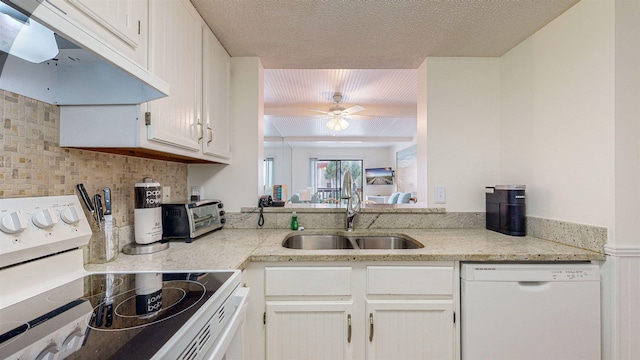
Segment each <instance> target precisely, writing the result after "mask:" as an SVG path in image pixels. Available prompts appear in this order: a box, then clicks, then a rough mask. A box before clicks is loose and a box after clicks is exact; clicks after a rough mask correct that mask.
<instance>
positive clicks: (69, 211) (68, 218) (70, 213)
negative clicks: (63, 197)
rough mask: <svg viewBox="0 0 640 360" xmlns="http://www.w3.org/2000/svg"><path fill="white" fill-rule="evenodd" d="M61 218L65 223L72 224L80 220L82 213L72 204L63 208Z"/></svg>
mask: <svg viewBox="0 0 640 360" xmlns="http://www.w3.org/2000/svg"><path fill="white" fill-rule="evenodd" d="M60 218H61V219H62V221H64V222H65V223H67V224H69V225H72V224H75V223H77V222H78V221H80V215H79V214H78V208H77V207H76V206H75V205H71V206H69V207H68V208H66V209H64V210H62V212H61V213H60Z"/></svg>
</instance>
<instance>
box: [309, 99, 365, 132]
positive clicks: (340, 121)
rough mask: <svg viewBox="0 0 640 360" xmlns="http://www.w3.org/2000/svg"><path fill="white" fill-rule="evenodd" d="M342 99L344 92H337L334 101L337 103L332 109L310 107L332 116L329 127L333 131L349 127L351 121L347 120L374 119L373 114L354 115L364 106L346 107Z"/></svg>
mask: <svg viewBox="0 0 640 360" xmlns="http://www.w3.org/2000/svg"><path fill="white" fill-rule="evenodd" d="M341 101H342V94H340V93H335V94H334V95H333V102H334V103H335V105H334V106H333V107H332V108H331V109H329V111H326V110H320V109H309V110H312V111H317V112H319V113H323V114H324V115H325V116H326V117H330V118H331V119H329V121H328V122H327V127H328V128H329V129H331V130H333V131H342V130H344V129H346V128H348V127H349V123H348V122H347V120H371V119H373V116H369V115H353V114H354V113H357V112H359V111H362V110H364V106H360V105H353V106H351V107H349V108H346V109H345V108H343V107H342V106H340V102H341Z"/></svg>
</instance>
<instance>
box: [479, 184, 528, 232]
mask: <svg viewBox="0 0 640 360" xmlns="http://www.w3.org/2000/svg"><path fill="white" fill-rule="evenodd" d="M524 191H525V185H496V186H488V187H486V188H485V196H486V202H487V203H486V207H487V220H486V221H487V229H488V230H493V231H497V232H499V233H503V234H507V235H512V236H525V235H527V217H526V208H525V195H524Z"/></svg>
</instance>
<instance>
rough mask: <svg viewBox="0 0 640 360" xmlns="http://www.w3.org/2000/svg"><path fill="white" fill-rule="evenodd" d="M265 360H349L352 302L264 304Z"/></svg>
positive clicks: (277, 302)
mask: <svg viewBox="0 0 640 360" xmlns="http://www.w3.org/2000/svg"><path fill="white" fill-rule="evenodd" d="M265 308H266V317H267V319H269V320H268V321H267V324H266V326H267V331H266V333H267V339H266V341H267V359H280V360H289V359H290V360H299V359H332V360H340V359H351V358H352V352H353V347H352V346H351V341H353V339H350V338H349V337H350V336H351V335H350V334H351V333H352V326H351V325H349V322H350V321H352V319H351V317H352V315H351V314H352V313H353V302H351V301H267V303H266V307H265Z"/></svg>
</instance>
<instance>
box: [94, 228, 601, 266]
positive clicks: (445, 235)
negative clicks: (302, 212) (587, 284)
mask: <svg viewBox="0 0 640 360" xmlns="http://www.w3.org/2000/svg"><path fill="white" fill-rule="evenodd" d="M327 231H331V232H334V233H335V232H341V231H336V230H327ZM292 232H293V231H291V230H282V229H222V230H219V231H216V232H213V233H211V234H209V235H206V236H204V237H202V238H199V239H196V240H194V241H193V242H192V243H185V242H182V241H172V242H171V244H170V247H169V249H167V250H165V251H161V252H158V253H154V254H148V255H126V254H123V253H120V254H119V255H118V256H117V257H116V259H115V260H113V261H111V262H109V263H106V264H87V265H85V268H86V269H87V270H88V271H145V270H146V271H153V270H226V269H242V268H244V267H245V266H246V265H247V263H248V262H249V261H254V262H289V261H438V260H459V261H590V260H604V259H605V256H604V255H603V254H602V253H598V252H594V251H590V250H584V249H581V248H577V247H572V246H568V245H563V244H560V243H556V242H553V241H549V240H544V239H540V238H536V237H532V236H525V237H516V236H507V235H503V234H500V233H497V232H493V231H489V230H485V229H389V230H383V231H374V230H367V231H356V232H354V235H357V234H402V235H406V236H409V237H411V238H413V239H415V240H417V241H419V242H420V243H422V244H423V245H424V248H421V249H410V250H295V249H287V248H284V247H282V246H281V244H282V241H283V239H284V238H285V237H286V236H287V235H288V234H290V233H292ZM319 232H323V231H322V230H307V231H305V233H306V234H310V233H319Z"/></svg>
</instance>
